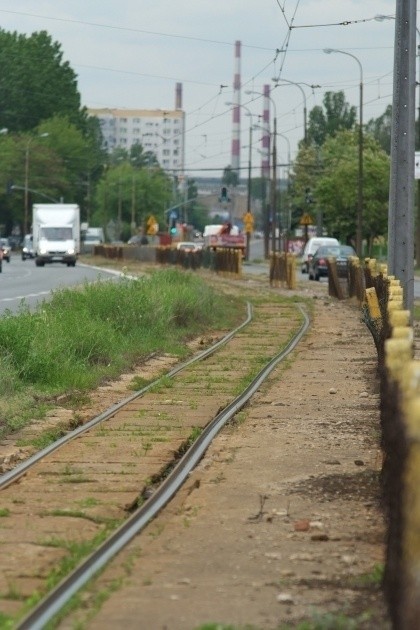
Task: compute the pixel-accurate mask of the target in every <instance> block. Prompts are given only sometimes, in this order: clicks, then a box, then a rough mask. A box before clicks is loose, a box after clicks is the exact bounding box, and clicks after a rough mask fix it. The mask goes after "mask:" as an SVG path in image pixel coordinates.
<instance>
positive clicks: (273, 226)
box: [245, 90, 277, 254]
mask: <svg viewBox="0 0 420 630" xmlns="http://www.w3.org/2000/svg"><path fill="white" fill-rule="evenodd" d="M245 94H258V95H259V96H261V94H259V92H255V91H253V90H247V91H246V92H245ZM264 97H266V98H268V99H269V100H270V102H271V103H272V105H273V109H274V118H273V153H272V169H273V176H272V179H271V188H270V201H271V203H270V205H271V215H272V220H271V249H272V252H273V254H274V253H275V252H276V205H277V189H276V188H277V173H276V167H277V140H276V138H277V108H276V103H275V101H274V99H273V98H272V97H271V96H269V95H268V94H265V95H264Z"/></svg>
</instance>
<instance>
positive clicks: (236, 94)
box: [231, 41, 241, 175]
mask: <svg viewBox="0 0 420 630" xmlns="http://www.w3.org/2000/svg"><path fill="white" fill-rule="evenodd" d="M240 150H241V42H239V41H236V42H235V74H234V77H233V125H232V164H231V167H232V170H233V171H236V173H237V174H238V175H239V166H240Z"/></svg>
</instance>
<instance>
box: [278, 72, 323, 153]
mask: <svg viewBox="0 0 420 630" xmlns="http://www.w3.org/2000/svg"><path fill="white" fill-rule="evenodd" d="M273 81H275V82H276V84H275V86H274V87H279V86H281V83H279V81H283V82H284V83H289V84H290V85H296V87H297V88H299V90H300V91H301V93H302V96H303V141H304V143H305V147H306V146H308V124H307V108H306V94H305V90H304V89H303V87H302V85H301V84H300V83H295V82H294V81H289V80H288V79H273ZM303 85H307V84H306V83H304V84H303ZM309 87H312V88H314V87H320V86H317V85H310V86H309Z"/></svg>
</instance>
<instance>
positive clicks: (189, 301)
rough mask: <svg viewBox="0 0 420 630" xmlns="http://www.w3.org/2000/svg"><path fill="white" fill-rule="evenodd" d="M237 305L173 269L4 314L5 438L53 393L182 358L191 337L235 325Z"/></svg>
mask: <svg viewBox="0 0 420 630" xmlns="http://www.w3.org/2000/svg"><path fill="white" fill-rule="evenodd" d="M238 306H239V305H238V304H237V303H235V301H233V300H231V299H227V298H226V297H223V296H220V295H218V294H216V293H215V292H214V291H213V290H212V289H210V288H209V287H208V286H207V285H205V284H204V283H203V282H202V281H201V280H200V278H198V277H197V276H196V275H194V274H188V273H185V272H181V271H179V270H177V269H168V270H163V271H157V272H155V273H154V274H153V275H152V276H151V277H149V278H145V279H140V280H128V279H123V280H121V281H120V282H113V281H109V282H100V283H97V284H94V285H93V284H86V285H84V286H83V287H81V288H79V289H78V290H77V291H76V290H68V289H66V290H59V291H57V292H55V293H54V294H53V297H52V299H51V301H50V302H44V303H43V304H42V305H40V306H39V307H38V308H37V309H36V310H35V312H33V313H31V312H29V310H28V309H26V308H25V307H22V308H21V311H20V312H19V313H18V315H12V314H11V313H6V314H5V315H4V316H2V317H0V349H1V350H0V356H1V357H2V359H1V360H0V383H1V386H0V410H1V411H0V435H7V433H8V432H10V431H12V430H14V429H15V428H17V427H18V426H19V425H21V424H24V423H25V422H27V421H28V420H29V418H30V417H32V418H33V417H35V415H36V414H37V413H42V410H43V409H45V405H46V403H47V402H48V399H49V397H51V396H54V395H58V394H61V393H71V392H72V391H74V390H78V391H79V392H80V391H81V392H83V391H88V390H89V389H91V388H93V387H96V386H98V384H100V383H101V382H102V381H103V380H104V379H107V378H112V377H115V376H117V375H118V374H120V373H121V371H122V370H124V369H129V368H130V367H131V366H133V365H134V364H135V363H136V362H137V361H138V360H140V359H141V358H142V357H144V356H146V355H148V354H150V353H151V352H172V353H178V354H181V355H182V354H184V353H185V349H184V342H185V339H186V338H189V337H191V336H193V335H196V334H198V332H200V331H202V330H204V329H206V328H208V327H218V326H220V325H223V322H224V323H225V324H226V323H227V322H233V321H234V319H235V318H236V316H237V312H238V311H237V308H238ZM35 390H36V392H37V399H38V402H36V401H35V397H34V394H33V392H34V391H35ZM29 414H31V415H29ZM47 438H48V436H47Z"/></svg>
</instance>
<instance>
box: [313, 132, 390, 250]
mask: <svg viewBox="0 0 420 630" xmlns="http://www.w3.org/2000/svg"><path fill="white" fill-rule="evenodd" d="M358 142H359V139H358V133H357V131H356V130H354V131H340V132H338V133H337V134H336V135H335V136H334V137H330V138H328V140H327V141H326V142H325V144H324V145H323V147H322V149H321V158H320V159H321V163H322V171H321V172H320V174H319V178H318V179H317V182H316V185H315V198H316V200H317V203H318V204H319V206H320V207H322V208H323V213H324V225H325V226H326V228H327V231H328V234H330V235H331V236H335V237H337V238H338V239H339V240H340V241H342V242H346V243H350V242H353V243H354V240H355V233H356V216H357V203H358V201H357V197H358V185H357V182H358V147H359V144H358ZM363 165H364V169H363V175H364V177H363V226H362V227H363V238H364V239H366V240H367V241H368V243H369V244H370V245H371V244H372V241H373V239H374V238H376V237H379V236H384V235H386V232H387V224H388V195H389V170H390V168H389V166H390V165H389V156H388V155H387V154H386V153H385V151H384V150H383V149H382V148H381V147H380V146H379V143H378V142H377V141H376V140H375V138H373V136H371V135H369V134H365V137H364V151H363Z"/></svg>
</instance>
